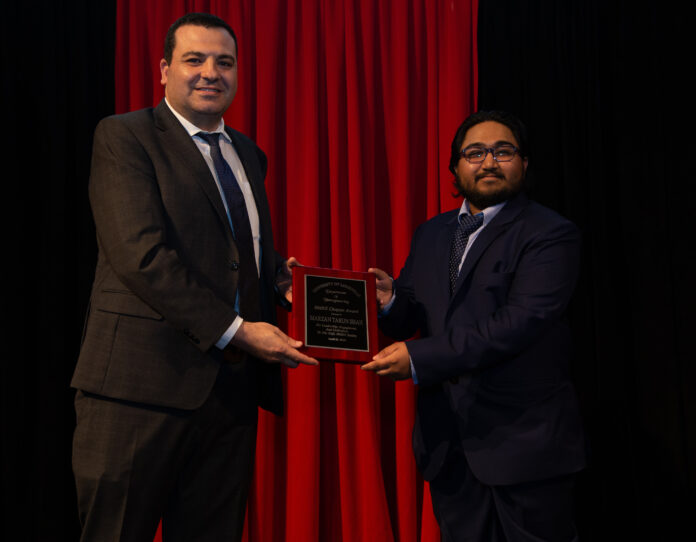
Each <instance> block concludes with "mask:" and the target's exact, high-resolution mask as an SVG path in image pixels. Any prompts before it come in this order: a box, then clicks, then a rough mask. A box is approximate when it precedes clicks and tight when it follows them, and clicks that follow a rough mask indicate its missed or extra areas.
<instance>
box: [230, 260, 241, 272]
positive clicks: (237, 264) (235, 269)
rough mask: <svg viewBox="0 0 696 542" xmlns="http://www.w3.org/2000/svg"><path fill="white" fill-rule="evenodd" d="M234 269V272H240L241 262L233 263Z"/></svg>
mask: <svg viewBox="0 0 696 542" xmlns="http://www.w3.org/2000/svg"><path fill="white" fill-rule="evenodd" d="M230 267H231V268H232V271H238V270H239V262H232V265H230Z"/></svg>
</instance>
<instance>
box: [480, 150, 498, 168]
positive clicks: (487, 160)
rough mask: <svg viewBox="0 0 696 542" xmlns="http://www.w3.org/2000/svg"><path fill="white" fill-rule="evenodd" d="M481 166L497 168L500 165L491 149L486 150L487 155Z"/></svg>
mask: <svg viewBox="0 0 696 542" xmlns="http://www.w3.org/2000/svg"><path fill="white" fill-rule="evenodd" d="M481 167H483V168H486V169H495V168H497V167H498V162H497V161H496V160H495V158H493V152H491V151H490V150H489V151H488V152H486V157H485V158H484V159H483V162H481Z"/></svg>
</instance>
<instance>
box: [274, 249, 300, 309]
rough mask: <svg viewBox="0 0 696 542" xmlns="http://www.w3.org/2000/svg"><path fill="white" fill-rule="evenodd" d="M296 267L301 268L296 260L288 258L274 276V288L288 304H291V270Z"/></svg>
mask: <svg viewBox="0 0 696 542" xmlns="http://www.w3.org/2000/svg"><path fill="white" fill-rule="evenodd" d="M298 265H299V266H302V264H301V263H300V262H298V261H297V259H296V258H294V257H290V258H288V259H287V260H285V263H283V267H282V269H281V270H280V272H279V273H278V275H277V276H276V288H278V292H279V293H280V295H282V296H283V297H285V299H286V300H287V301H288V303H292V268H293V267H295V266H298Z"/></svg>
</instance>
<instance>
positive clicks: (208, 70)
mask: <svg viewBox="0 0 696 542" xmlns="http://www.w3.org/2000/svg"><path fill="white" fill-rule="evenodd" d="M219 75H220V74H219V72H218V69H217V64H216V63H215V59H214V58H212V57H209V58H207V59H206V60H205V62H204V63H203V66H202V69H201V77H203V78H205V79H208V80H210V79H217V78H218V76H219Z"/></svg>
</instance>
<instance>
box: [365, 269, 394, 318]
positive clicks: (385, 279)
mask: <svg viewBox="0 0 696 542" xmlns="http://www.w3.org/2000/svg"><path fill="white" fill-rule="evenodd" d="M367 272H368V273H374V275H375V277H376V281H377V304H378V305H379V310H383V309H384V306H385V305H387V304H388V303H389V302H390V301H391V298H392V295H394V286H393V283H394V281H393V280H392V278H391V277H390V276H389V275H388V274H387V272H386V271H382V270H381V269H378V268H377V267H370V268H369V269H368V270H367Z"/></svg>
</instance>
